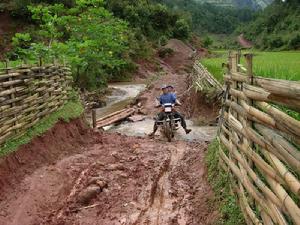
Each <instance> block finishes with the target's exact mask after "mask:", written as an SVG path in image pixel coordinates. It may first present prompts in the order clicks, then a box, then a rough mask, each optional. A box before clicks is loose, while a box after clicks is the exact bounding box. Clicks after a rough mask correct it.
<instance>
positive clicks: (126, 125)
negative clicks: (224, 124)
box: [106, 118, 217, 142]
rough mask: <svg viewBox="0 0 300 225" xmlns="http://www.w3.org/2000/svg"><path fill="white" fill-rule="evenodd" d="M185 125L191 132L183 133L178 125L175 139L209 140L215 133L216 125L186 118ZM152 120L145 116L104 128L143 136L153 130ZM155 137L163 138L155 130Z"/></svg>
mask: <svg viewBox="0 0 300 225" xmlns="http://www.w3.org/2000/svg"><path fill="white" fill-rule="evenodd" d="M186 122H187V125H188V127H189V128H191V129H192V132H191V133H189V134H188V135H186V134H185V132H184V130H183V129H182V128H181V127H180V128H179V129H178V130H177V131H176V134H175V140H183V141H198V142H201V141H211V140H213V139H214V138H215V136H216V134H217V127H215V126H201V127H199V126H195V125H194V124H193V122H192V121H190V120H187V121H186ZM153 123H154V120H153V119H151V118H146V119H145V120H143V121H139V122H123V123H121V124H119V125H117V126H110V127H107V128H106V130H108V131H109V132H117V133H120V134H123V135H127V136H137V137H145V136H146V135H148V134H149V133H151V131H152V130H153ZM155 138H156V139H161V140H163V137H162V136H161V135H160V132H159V131H157V133H156V137H155Z"/></svg>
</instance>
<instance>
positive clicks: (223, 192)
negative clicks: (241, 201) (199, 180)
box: [206, 139, 245, 225]
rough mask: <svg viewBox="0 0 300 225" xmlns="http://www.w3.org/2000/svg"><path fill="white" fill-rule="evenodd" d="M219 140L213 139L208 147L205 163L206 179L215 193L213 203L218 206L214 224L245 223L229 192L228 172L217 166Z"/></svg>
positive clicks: (235, 200)
mask: <svg viewBox="0 0 300 225" xmlns="http://www.w3.org/2000/svg"><path fill="white" fill-rule="evenodd" d="M218 152H219V142H218V141H217V139H215V140H214V141H213V142H212V143H211V144H210V145H209V147H208V152H207V154H206V164H207V167H208V180H209V182H210V184H211V185H212V188H213V190H214V193H215V205H217V206H218V207H219V212H220V216H219V218H218V221H217V223H216V225H237V224H245V222H244V219H243V214H242V212H241V210H240V208H239V206H238V203H237V199H236V197H235V196H234V195H232V194H231V190H230V182H228V180H229V179H230V178H229V173H227V172H224V171H223V169H222V168H221V167H220V166H219V156H218Z"/></svg>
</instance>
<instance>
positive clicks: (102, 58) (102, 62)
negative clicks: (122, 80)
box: [13, 0, 133, 88]
mask: <svg viewBox="0 0 300 225" xmlns="http://www.w3.org/2000/svg"><path fill="white" fill-rule="evenodd" d="M102 4H103V3H102V0H76V3H75V5H74V7H72V8H66V7H65V6H64V5H62V4H54V5H35V6H30V7H29V10H30V12H31V13H32V18H33V19H34V20H36V21H37V23H38V24H39V29H38V30H37V32H36V33H33V34H32V36H30V35H29V34H16V35H15V37H14V39H13V40H14V43H15V50H16V51H15V53H16V54H18V55H19V56H20V57H24V56H25V57H26V58H31V59H34V58H38V57H43V58H44V59H52V58H55V59H61V60H67V61H68V62H69V63H70V64H71V65H72V68H73V74H74V77H75V81H76V82H77V83H78V84H79V86H81V87H87V88H97V87H99V86H101V85H103V84H105V82H106V81H107V80H110V79H117V78H118V76H119V75H120V74H123V73H125V72H126V71H128V70H130V69H131V68H132V63H131V60H130V57H129V48H130V41H131V38H133V37H132V35H131V32H130V28H129V27H128V24H127V23H126V22H125V21H123V20H120V19H116V18H114V17H113V15H112V14H111V13H110V12H108V11H107V10H106V9H105V8H104V7H102ZM30 40H32V42H31V44H30V45H28V43H27V42H28V41H30ZM25 41H26V45H24V42H25ZM21 49H22V51H21ZM20 53H22V54H20Z"/></svg>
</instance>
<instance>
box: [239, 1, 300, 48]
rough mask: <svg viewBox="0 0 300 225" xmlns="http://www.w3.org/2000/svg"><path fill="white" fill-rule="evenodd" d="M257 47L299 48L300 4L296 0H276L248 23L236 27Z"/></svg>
mask: <svg viewBox="0 0 300 225" xmlns="http://www.w3.org/2000/svg"><path fill="white" fill-rule="evenodd" d="M237 33H244V35H245V37H246V38H247V39H249V40H251V41H252V42H253V43H254V44H255V47H256V48H259V49H278V50H289V49H299V48H300V35H299V34H300V5H299V1H298V0H289V1H286V2H282V1H280V0H276V1H275V2H274V3H273V4H271V5H270V6H269V7H267V8H266V9H265V10H263V11H262V12H261V13H260V14H259V15H258V17H257V18H256V19H255V20H254V21H252V22H250V23H249V24H246V25H243V26H241V27H240V28H239V29H237Z"/></svg>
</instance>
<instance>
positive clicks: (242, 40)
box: [237, 34, 253, 48]
mask: <svg viewBox="0 0 300 225" xmlns="http://www.w3.org/2000/svg"><path fill="white" fill-rule="evenodd" d="M237 39H238V43H239V44H240V45H241V46H242V47H243V48H252V47H253V44H252V43H251V42H250V41H248V40H247V39H246V38H245V37H244V34H241V35H239V36H238V38H237Z"/></svg>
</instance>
